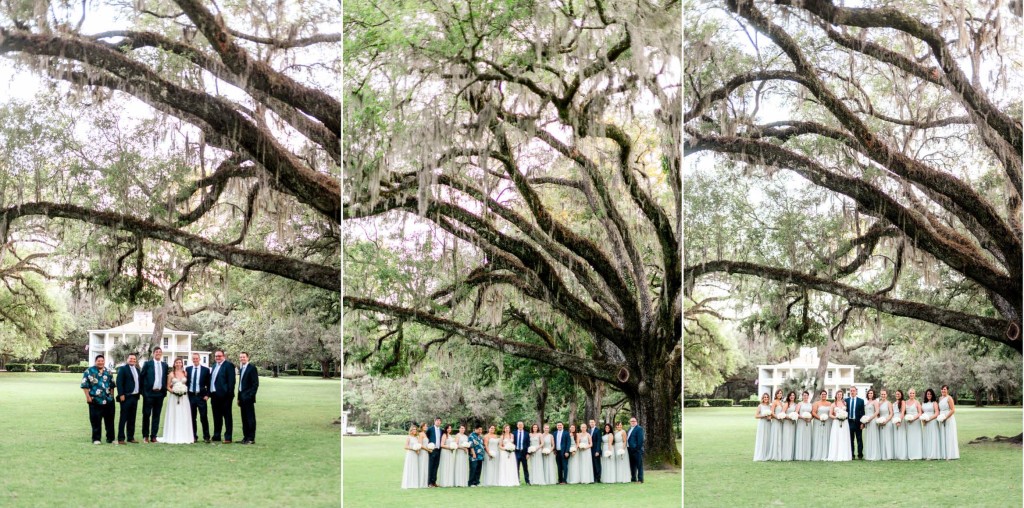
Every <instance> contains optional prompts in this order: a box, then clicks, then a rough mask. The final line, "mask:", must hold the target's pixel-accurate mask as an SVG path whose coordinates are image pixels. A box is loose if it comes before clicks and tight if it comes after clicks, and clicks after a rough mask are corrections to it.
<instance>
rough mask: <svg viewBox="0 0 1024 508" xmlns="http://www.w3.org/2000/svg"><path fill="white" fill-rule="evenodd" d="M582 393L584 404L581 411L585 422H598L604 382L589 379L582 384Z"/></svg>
mask: <svg viewBox="0 0 1024 508" xmlns="http://www.w3.org/2000/svg"><path fill="white" fill-rule="evenodd" d="M583 392H584V394H586V397H587V398H586V402H585V406H584V409H583V418H584V419H585V420H588V421H589V420H595V421H600V416H601V399H602V398H603V397H604V381H599V380H597V379H590V380H588V382H586V383H583Z"/></svg>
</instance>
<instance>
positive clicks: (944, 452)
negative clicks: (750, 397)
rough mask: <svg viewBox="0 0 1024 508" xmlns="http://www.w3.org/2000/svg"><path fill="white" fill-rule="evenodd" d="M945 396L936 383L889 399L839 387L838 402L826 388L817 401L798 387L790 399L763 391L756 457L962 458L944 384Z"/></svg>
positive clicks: (885, 395)
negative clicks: (800, 393)
mask: <svg viewBox="0 0 1024 508" xmlns="http://www.w3.org/2000/svg"><path fill="white" fill-rule="evenodd" d="M941 393H942V395H941V396H940V397H938V398H936V397H935V391H934V390H932V389H931V388H929V389H927V390H925V392H924V399H923V400H919V399H918V398H917V391H916V390H914V389H913V388H911V389H910V390H909V391H908V392H907V397H906V399H904V395H903V391H902V390H896V391H895V392H894V393H893V400H892V401H890V400H889V392H888V390H880V392H879V396H878V397H876V395H875V390H874V389H869V390H868V392H867V397H866V399H867V400H864V399H861V398H859V397H857V388H856V387H851V388H850V395H849V397H845V398H844V396H843V395H844V392H843V390H836V396H835V401H834V402H831V401H829V400H828V391H826V390H822V391H821V393H820V394H819V396H818V400H817V401H816V402H814V403H813V404H812V403H811V402H810V401H809V400H808V397H809V393H808V392H806V391H805V392H803V397H802V399H801V400H800V401H797V400H796V392H789V394H788V395H787V396H786V398H785V399H783V398H782V390H777V391H776V392H775V400H774V401H770V400H769V398H768V394H767V393H765V394H763V395H762V396H761V403H760V404H759V405H758V407H757V410H756V412H755V414H754V417H755V418H757V421H758V424H757V438H756V439H755V444H754V460H755V461H769V460H826V461H848V460H853V458H854V444H856V446H857V449H856V452H857V453H856V458H858V459H861V460H920V459H924V460H934V459H959V458H960V448H959V445H958V444H957V438H956V418H954V416H953V415H954V414H955V413H956V405H955V404H954V403H953V398H952V397H950V396H949V386H946V385H943V386H942V389H941Z"/></svg>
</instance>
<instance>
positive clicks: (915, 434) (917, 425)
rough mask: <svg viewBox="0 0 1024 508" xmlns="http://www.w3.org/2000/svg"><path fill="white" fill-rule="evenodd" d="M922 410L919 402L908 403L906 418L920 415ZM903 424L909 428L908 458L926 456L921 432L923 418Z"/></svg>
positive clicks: (914, 458)
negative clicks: (919, 407)
mask: <svg viewBox="0 0 1024 508" xmlns="http://www.w3.org/2000/svg"><path fill="white" fill-rule="evenodd" d="M920 414H921V413H920V411H918V410H917V404H911V403H909V402H908V403H907V412H906V416H905V417H904V420H905V419H906V418H907V417H910V416H920ZM903 426H904V427H906V429H907V459H908V460H921V459H923V458H924V449H923V442H922V439H923V438H922V434H923V433H922V432H921V420H920V419H917V420H914V421H912V422H909V423H907V422H905V421H904V423H903Z"/></svg>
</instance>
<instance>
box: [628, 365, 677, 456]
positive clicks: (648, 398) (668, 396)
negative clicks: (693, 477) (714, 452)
mask: <svg viewBox="0 0 1024 508" xmlns="http://www.w3.org/2000/svg"><path fill="white" fill-rule="evenodd" d="M648 373H649V374H650V375H649V376H648V379H649V381H645V382H642V383H641V387H640V390H638V391H637V392H636V393H630V394H628V396H629V399H630V406H632V409H633V415H631V416H636V417H637V420H639V423H640V426H641V427H643V428H644V432H645V442H644V452H645V453H644V469H667V468H675V467H680V466H681V465H682V456H680V454H679V448H678V447H677V446H676V435H675V432H674V431H673V429H672V418H673V412H674V410H675V408H676V403H677V402H678V400H677V397H676V396H675V394H674V393H673V392H674V391H676V390H677V387H674V386H673V383H672V382H671V381H670V379H669V378H670V376H668V375H667V372H664V371H660V372H659V371H654V372H650V371H649V372H648ZM645 385H646V386H645Z"/></svg>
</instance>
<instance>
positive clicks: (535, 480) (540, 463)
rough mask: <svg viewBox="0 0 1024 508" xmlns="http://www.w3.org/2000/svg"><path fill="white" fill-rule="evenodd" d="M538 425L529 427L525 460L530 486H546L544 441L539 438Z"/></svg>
mask: <svg viewBox="0 0 1024 508" xmlns="http://www.w3.org/2000/svg"><path fill="white" fill-rule="evenodd" d="M541 436H543V434H541V433H540V425H537V424H536V423H535V424H533V425H531V426H530V443H531V444H530V448H529V449H527V450H526V452H527V453H528V454H529V455H527V457H528V458H527V459H526V460H528V461H529V463H530V471H532V472H533V474H532V475H530V478H531V481H530V484H531V485H547V484H548V482H547V476H546V475H545V474H544V453H543V448H544V446H543V444H544V441H543V439H542V438H541Z"/></svg>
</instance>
